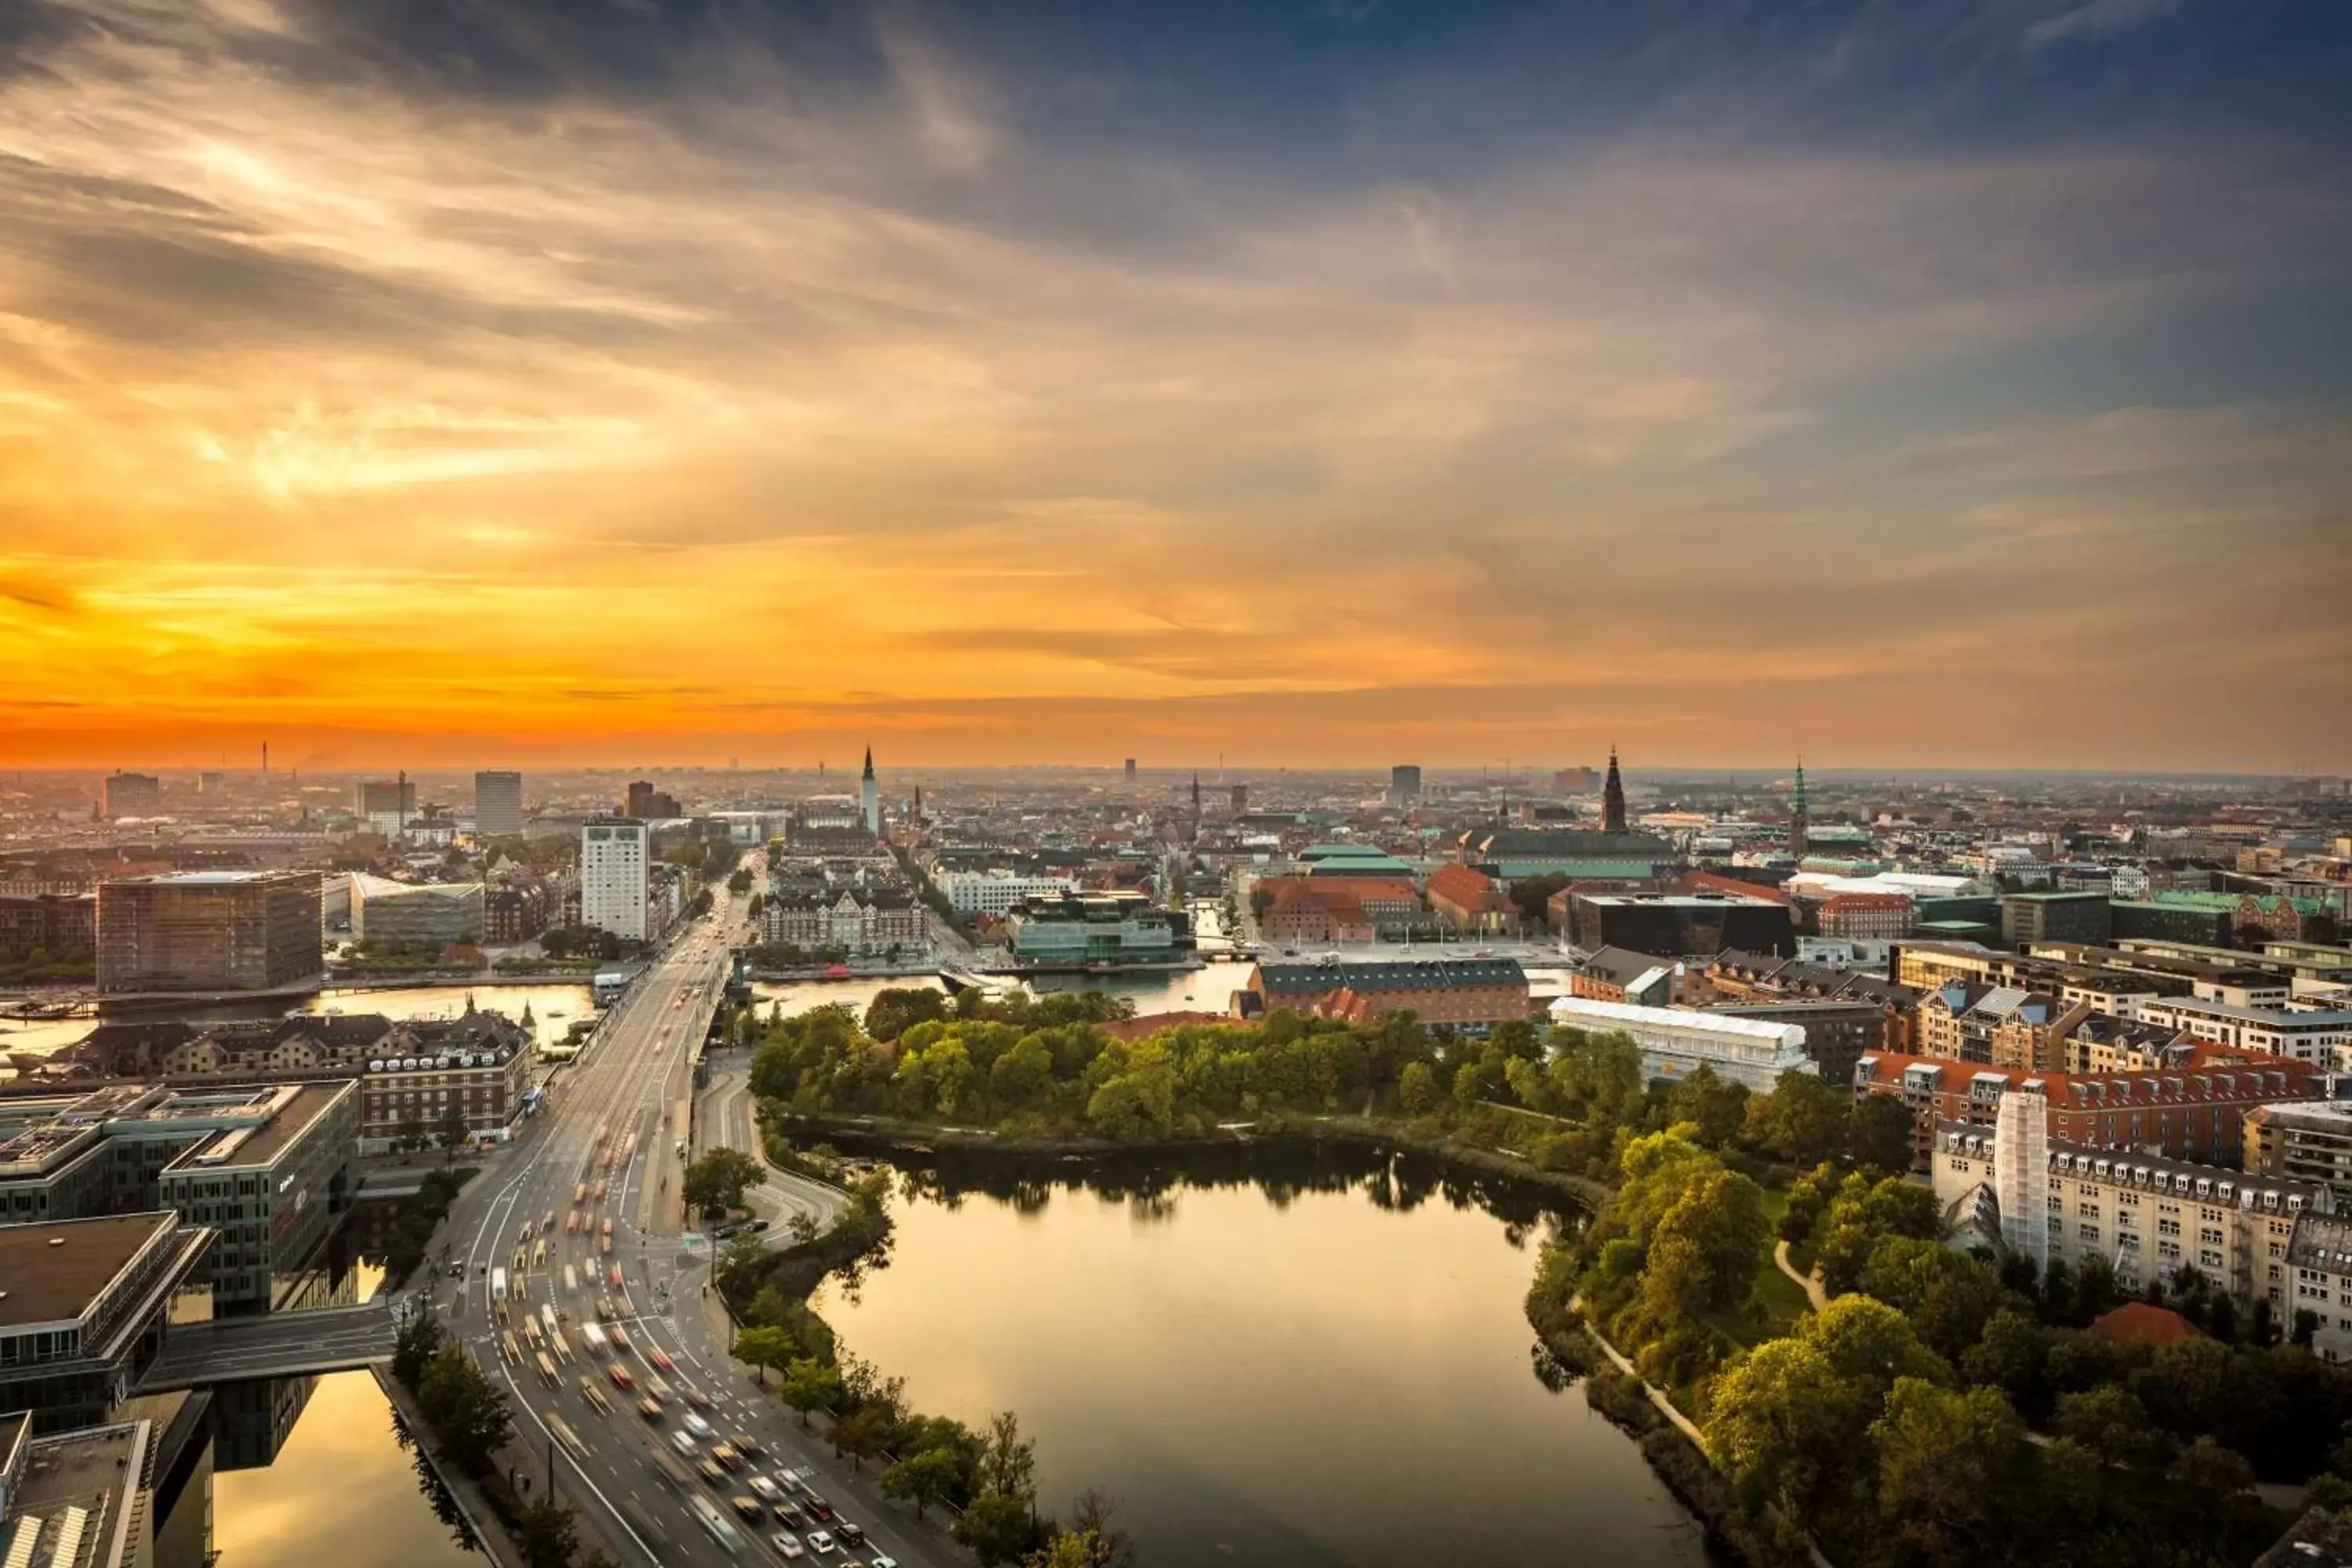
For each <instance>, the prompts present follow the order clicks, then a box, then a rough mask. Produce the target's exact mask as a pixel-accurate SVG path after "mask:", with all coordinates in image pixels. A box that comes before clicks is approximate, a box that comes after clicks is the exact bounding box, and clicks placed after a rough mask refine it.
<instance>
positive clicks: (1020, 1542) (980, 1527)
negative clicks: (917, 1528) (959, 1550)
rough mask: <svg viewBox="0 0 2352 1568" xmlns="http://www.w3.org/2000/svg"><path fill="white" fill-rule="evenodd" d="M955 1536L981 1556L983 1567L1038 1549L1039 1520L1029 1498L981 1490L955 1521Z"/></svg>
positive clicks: (972, 1552)
mask: <svg viewBox="0 0 2352 1568" xmlns="http://www.w3.org/2000/svg"><path fill="white" fill-rule="evenodd" d="M955 1538H956V1540H957V1542H960V1543H961V1544H962V1545H963V1546H965V1547H966V1548H968V1549H970V1551H971V1554H972V1555H973V1556H974V1557H977V1558H979V1559H980V1562H981V1568H996V1565H997V1564H999V1563H1017V1562H1019V1561H1020V1560H1021V1558H1022V1557H1023V1556H1024V1555H1025V1554H1026V1553H1028V1552H1033V1551H1034V1550H1035V1549H1036V1547H1037V1522H1036V1521H1035V1520H1034V1519H1033V1518H1032V1517H1031V1515H1030V1509H1029V1501H1028V1500H1027V1499H1026V1498H1018V1497H1011V1496H1008V1495H1006V1494H1005V1493H1003V1492H982V1493H981V1494H980V1496H978V1497H976V1498H974V1499H972V1500H971V1506H970V1507H968V1508H966V1509H965V1510H963V1515H962V1517H961V1518H960V1519H958V1520H957V1521H956V1524H955Z"/></svg>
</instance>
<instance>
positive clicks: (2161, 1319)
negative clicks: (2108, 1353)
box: [2090, 1301, 2197, 1345]
mask: <svg viewBox="0 0 2352 1568" xmlns="http://www.w3.org/2000/svg"><path fill="white" fill-rule="evenodd" d="M2090 1331H2091V1332H2093V1333H2095V1334H2096V1335H2098V1336H2099V1338H2101V1339H2103V1340H2107V1341H2110V1342H2114V1343H2116V1344H2119V1345H2168V1344H2170V1343H2172V1342H2173V1341H2175V1340H2193V1339H2195V1338H2197V1325H2196V1324H2194V1323H2192V1322H2190V1321H2189V1320H2188V1319H2186V1318H2184V1317H2182V1316H2181V1315H2180V1314H2179V1313H2178V1312H2176V1311H2174V1310H2172V1309H2171V1308H2169V1307H2151V1306H2149V1305H2148V1304H2147V1302H2145V1301H2126V1302H2125V1303H2124V1304H2123V1305H2122V1306H2120V1307H2117V1308H2116V1310H2114V1311H2112V1312H2109V1313H2107V1314H2106V1315H2105V1316H2104V1317H2101V1318H2098V1319H2095V1320H2094V1321H2093V1322H2092V1324H2091V1330H2090Z"/></svg>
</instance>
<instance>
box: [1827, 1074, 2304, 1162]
mask: <svg viewBox="0 0 2352 1568" xmlns="http://www.w3.org/2000/svg"><path fill="white" fill-rule="evenodd" d="M2319 1088H2320V1082H2319V1075H2318V1074H2317V1073H2316V1072H2315V1071H2313V1069H2312V1068H2308V1067H2306V1066H2305V1065H2304V1064H2303V1063H2301V1062H2297V1061H2293V1060H2289V1059H2286V1058H2272V1057H2252V1058H2250V1057H2245V1056H2240V1055H2236V1054H2233V1053H2231V1052H2227V1051H2221V1050H2217V1049H2215V1048H2213V1047H2210V1046H2209V1047H2200V1048H2198V1049H2196V1050H2193V1051H2190V1052H2189V1053H2186V1054H2185V1055H2183V1056H2182V1057H2181V1058H2179V1060H2178V1061H2176V1062H2174V1063H2172V1064H2170V1065H2168V1067H2167V1068H2166V1069H2165V1070H2164V1071H2161V1072H2104V1073H2068V1072H2042V1071H2039V1070H2036V1069H2034V1068H1996V1067H1979V1066H1978V1065H1976V1064H1975V1063H1972V1062H1959V1061H1953V1060H1951V1059H1949V1058H1944V1057H1919V1056H1903V1055H1898V1054H1896V1053H1895V1052H1892V1051H1871V1052H1865V1053H1864V1056H1863V1057H1862V1058H1861V1059H1860V1060H1859V1061H1857V1062H1855V1063H1854V1067H1853V1089H1854V1093H1855V1094H1856V1095H1864V1094H1880V1095H1885V1096H1888V1097H1890V1098H1892V1099H1895V1100H1899V1101H1901V1102H1902V1104H1903V1105H1904V1106H1905V1107H1906V1109H1907V1110H1910V1112H1911V1122H1912V1142H1911V1151H1912V1160H1913V1169H1915V1170H1918V1171H1923V1172H1924V1171H1927V1170H1928V1169H1929V1164H1928V1155H1929V1152H1930V1149H1931V1147H1932V1144H1933V1142H1934V1138H1935V1132H1936V1128H1937V1124H1938V1123H1941V1122H1946V1121H1964V1122H1967V1123H1969V1125H1971V1126H1990V1125H1991V1123H1992V1120H1993V1117H1994V1114H1995V1112H1996V1111H1997V1110H1999V1109H2000V1097H2001V1095H2002V1094H2004V1093H2006V1092H2007V1091H2009V1090H2011V1089H2039V1090H2040V1091H2041V1092H2042V1094H2044V1095H2046V1096H2048V1097H2049V1100H2050V1117H2051V1132H2052V1135H2053V1137H2055V1138H2058V1139H2062V1140H2066V1141H2069V1142H2080V1143H2085V1144H2093V1145H2097V1146H2100V1147H2104V1148H2131V1149H2147V1150H2150V1151H2153V1152H2160V1153H2163V1154H2165V1155H2167V1156H2168V1157H2170V1158H2172V1159H2176V1160H2200V1161H2203V1162H2206V1163H2210V1164H2215V1165H2235V1164H2237V1163H2239V1155H2240V1152H2241V1150H2242V1147H2243V1143H2244V1134H2245V1119H2246V1113H2247V1112H2248V1111H2250V1110H2253V1109H2254V1107H2256V1106H2258V1105H2269V1104H2273V1103H2275V1102H2277V1101H2279V1100H2310V1099H2313V1098H2314V1097H2315V1096H2316V1095H2317V1094H2318V1093H2319Z"/></svg>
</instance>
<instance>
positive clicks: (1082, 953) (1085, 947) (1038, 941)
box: [1007, 892, 1192, 964]
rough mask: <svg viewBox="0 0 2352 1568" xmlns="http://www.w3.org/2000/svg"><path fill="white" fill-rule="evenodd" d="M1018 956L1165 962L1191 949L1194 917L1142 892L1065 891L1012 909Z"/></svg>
mask: <svg viewBox="0 0 2352 1568" xmlns="http://www.w3.org/2000/svg"><path fill="white" fill-rule="evenodd" d="M1007 923H1008V924H1009V925H1010V926H1011V927H1012V930H1011V932H1010V942H1011V945H1012V948H1013V957H1014V958H1015V959H1016V960H1018V961H1019V962H1021V963H1042V964H1067V963H1088V964H1095V963H1109V964H1116V963H1150V962H1154V961H1157V962H1160V963H1166V962H1168V961H1170V960H1172V959H1174V958H1177V957H1179V956H1180V955H1181V954H1182V953H1183V952H1189V951H1190V950H1191V948H1192V922H1191V921H1190V920H1189V919H1188V918H1187V917H1186V916H1185V915H1184V913H1183V912H1182V911H1181V910H1170V909H1163V908H1161V907H1160V906H1158V905H1157V904H1155V903H1153V901H1152V900H1151V899H1150V896H1149V895H1147V894H1144V893H1140V892H1118V893H1063V894H1060V895H1058V896H1055V897H1052V898H1041V899H1032V900H1029V901H1028V902H1027V903H1025V904H1023V905H1022V906H1021V907H1020V908H1019V909H1016V910H1013V914H1012V916H1011V918H1010V920H1009V921H1008V922H1007Z"/></svg>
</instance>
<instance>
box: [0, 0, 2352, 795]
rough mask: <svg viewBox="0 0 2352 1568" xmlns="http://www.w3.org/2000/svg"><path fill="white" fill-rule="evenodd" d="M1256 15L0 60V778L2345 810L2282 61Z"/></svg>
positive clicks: (550, 30) (776, 24)
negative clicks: (860, 777)
mask: <svg viewBox="0 0 2352 1568" xmlns="http://www.w3.org/2000/svg"><path fill="white" fill-rule="evenodd" d="M1251 9H1252V8H1248V7H1244V8H1240V14H1238V15H1234V14H1228V13H1220V14H1219V17H1220V19H1219V20H1217V21H1216V22H1215V23H1213V24H1210V23H1208V22H1206V21H1205V20H1204V22H1203V23H1202V28H1203V29H1204V30H1205V31H1206V32H1207V33H1208V34H1209V35H1210V36H1209V37H1193V36H1192V34H1191V33H1190V32H1187V31H1185V30H1183V29H1178V28H1173V27H1163V26H1156V25H1151V24H1150V23H1149V22H1148V21H1147V20H1146V18H1148V17H1149V16H1151V15H1152V13H1151V11H1150V8H1148V7H1147V8H1144V9H1143V10H1141V11H1136V10H1131V9H1128V8H1121V7H1108V8H1106V7H1056V6H1049V5H1037V6H1028V5H1011V6H1003V7H993V6H983V7H931V8H927V7H922V6H914V5H907V6H900V5H874V6H864V5H860V6H856V7H848V6H843V7H828V6H823V5H817V6H807V7H791V8H785V7H778V8H774V9H773V10H766V9H762V8H761V7H758V6H752V5H740V6H737V5H711V6H709V7H702V6H694V5H688V6H683V7H675V8H671V9H669V10H667V11H664V12H656V11H655V10H654V9H653V8H650V7H649V8H646V10H645V11H644V12H642V13H640V12H639V11H637V10H635V9H633V8H631V7H625V6H618V5H614V6H604V5H594V6H590V5H580V6H571V7H566V6H562V5H528V4H518V5H512V6H499V5H484V6H478V7H464V8H461V7H445V6H438V5H415V6H404V5H389V4H386V5H376V4H351V5H330V4H325V3H323V0H322V3H320V4H316V5H311V4H300V3H295V0H208V3H199V0H190V3H186V4H178V3H173V4H161V3H153V4H150V3H145V0H120V3H117V0H91V3H89V4H62V3H58V4H53V3H49V0H40V3H37V4H34V5H32V6H31V7H30V10H29V11H28V12H26V14H25V19H23V20H20V21H17V22H15V23H9V24H0V61H5V63H0V764H5V765H12V766H36V767H37V766H51V765H59V766H63V765H71V766H109V765H118V764H120V765H131V764H140V763H149V764H185V763H213V762H215V760H216V759H217V758H218V757H219V756H220V755H222V754H224V753H226V754H227V755H228V756H229V757H230V758H231V760H232V761H234V762H237V763H245V762H247V761H248V760H249V759H250V758H251V757H252V756H253V755H254V753H255V750H256V748H257V744H258V742H261V741H263V740H265V739H266V740H268V741H269V742H271V745H272V754H273V758H274V759H277V760H280V761H282V762H283V763H287V764H289V765H294V766H313V767H331V766H338V765H350V766H385V767H389V766H394V765H410V766H428V765H463V764H467V763H473V762H476V761H490V760H508V761H514V762H520V763H559V762H565V761H580V762H593V761H606V760H613V761H646V762H661V761H671V762H677V763H689V762H714V761H723V760H724V759H725V758H726V757H728V756H730V755H739V756H740V757H741V758H742V760H743V761H744V762H745V763H747V764H752V763H793V764H805V763H814V761H816V760H817V759H819V758H821V757H822V758H829V759H832V760H834V761H835V762H836V763H839V762H842V761H844V760H846V759H849V758H852V757H854V755H855V750H856V747H857V746H858V745H860V744H861V743H863V742H865V741H866V740H867V739H869V738H870V739H871V740H872V741H873V742H874V744H875V746H876V748H877V752H879V753H881V754H882V755H883V756H885V757H886V758H889V759H895V760H897V761H898V762H900V763H909V764H911V763H959V762H1004V761H1034V762H1083V763H1116V761H1117V760H1118V758H1120V757H1122V756H1126V755H1137V756H1139V757H1141V758H1143V759H1144V760H1145V761H1146V763H1147V764H1171V765H1172V764H1179V763H1191V762H1197V761H1202V760H1205V759H1209V758H1212V757H1213V756H1214V755H1215V754H1217V753H1220V752H1222V753H1224V754H1226V755H1227V756H1229V757H1231V758H1234V759H1235V760H1237V761H1241V762H1248V763H1268V764H1272V763H1290V764H1296V765H1318V764H1339V763H1369V764H1385V763H1390V762H1394V761H1405V760H1413V761H1420V762H1423V763H1429V764H1431V765H1470V766H1476V765H1479V764H1481V763H1498V762H1500V761H1501V760H1502V759H1504V758H1506V757H1509V758H1513V759H1516V760H1517V762H1519V763H1569V762H1591V761H1595V760H1597V759H1598V758H1599V757H1600V756H1601V753H1602V752H1603V751H1604V750H1605V748H1606V747H1607V746H1608V744H1609V743H1610V742H1612V740H1613V741H1614V742H1616V743H1618V744H1619V745H1620V746H1621V747H1622V748H1623V750H1624V752H1625V753H1626V755H1627V757H1628V759H1629V761H1631V762H1633V763H1638V764H1644V765H1660V764H1668V763H1693V764H1701V763H1720V764H1724V765H1727V766H1728V765H1753V764H1773V765H1779V764H1782V763H1786V762H1788V761H1790V760H1791V759H1792V758H1793V757H1794V756H1795V755H1796V754H1797V753H1798V752H1803V754H1804V756H1805V758H1806V760H1807V761H1808V762H1809V763H1815V762H1818V763H1822V764H1826V765H1857V766H1860V765H1873V764H1877V765H1886V766H1935V765H1957V766H2006V765H2020V766H2086V767H2137V768H2150V769H2158V768H2204V769H2219V770H2229V771H2248V772H2252V771H2286V770H2294V771H2335V772H2347V771H2352V616H2347V605H2352V525H2347V505H2348V504H2352V501H2347V497H2352V415H2347V408H2352V402H2347V374H2352V373H2348V372H2347V366H2352V352H2347V350H2352V326H2347V322H2352V310H2347V308H2346V306H2347V294H2352V289H2347V282H2348V281H2352V198H2347V176H2346V169H2347V166H2352V161H2347V159H2345V158H2343V157H2342V156H2340V155H2338V154H2340V153H2341V151H2342V139H2341V132H2342V129H2343V126H2342V121H2343V120H2344V118H2345V111H2344V110H2343V108H2342V105H2341V104H2340V103H2337V104H2336V105H2335V106H2334V107H2332V108H2331V107H2329V105H2328V101H2327V97H2326V93H2325V92H2324V91H2323V90H2322V89H2323V87H2324V81H2317V80H2312V79H2306V75H2305V73H2306V72H2308V73H2311V74H2312V75H2313V76H2315V77H2324V76H2325V75H2326V73H2327V72H2328V69H2329V65H2328V62H2330V61H2336V62H2338V63H2340V60H2341V54H2340V51H2339V52H2337V53H2335V54H2329V53H2326V51H2322V52H2321V55H2320V58H2318V59H2317V60H2316V61H2315V62H2309V63H2305V62H2298V61H2296V60H2294V59H2293V58H2288V55H2287V52H2281V53H2280V54H2279V56H2278V57H2277V58H2273V56H2272V55H2271V54H2268V53H2264V52H2263V50H2262V49H2260V48H2258V47H2256V46H2255V45H2254V44H2252V43H2250V42H2248V41H2246V40H2243V39H2240V38H2238V37H2236V36H2235V35H2232V34H2231V33H2229V32H2228V24H2227V22H2226V19H2221V18H2217V17H2216V16H2215V15H2214V13H2215V12H2216V11H2217V10H2226V9H2227V8H2226V7H2205V8H2202V9H2201V10H2197V11H2196V12H2195V13H2194V14H2193V15H2192V14H2189V12H2188V11H2187V10H2185V9H2184V11H2183V12H2182V14H2180V15H2178V16H2175V15H2170V14H2168V13H2169V11H2170V8H2168V7H2160V6H2156V7H2137V8H2134V7H2122V8H2120V9H2118V8H2116V7H2112V6H2110V7H2105V8H2102V7H2099V6H2090V7H2084V8H2083V9H2084V10H2090V11H2100V12H2101V13H2102V16H2103V17H2105V19H2104V20H2099V21H2098V22H2097V25H2092V24H2090V23H2081V24H2077V23H2073V22H2068V21H2066V20H2065V18H2067V17H2070V16H2074V15H2075V13H2074V11H2071V10H2068V9H2067V8H2065V7H2062V6H2042V7H2039V8H2038V9H2037V8H2036V7H2034V6H2031V5H2028V6H2023V7H2020V6H2016V5H2011V6H2006V7H2004V6H2001V5H1990V6H1983V5H1970V6H1965V7H1963V6H1958V5H1943V4H1939V3H1927V0H1923V3H1922V4H1921V5H1918V6H1916V7H1910V6H1906V7H1895V8H1891V9H1892V10H1894V11H1895V12H1899V13H1902V14H1901V15H1898V16H1870V15H1868V13H1869V12H1870V11H1871V8H1867V7H1864V8H1843V17H1844V19H1843V20H1842V21H1841V22H1840V23H1839V26H1840V27H1841V29H1842V31H1841V33H1840V34H1839V36H1838V37H1833V38H1832V37H1816V36H1811V35H1809V34H1808V32H1807V28H1808V27H1809V26H1813V25H1814V24H1812V23H1808V22H1801V21H1792V22H1791V23H1790V27H1789V30H1788V31H1787V32H1786V33H1775V34H1772V35H1771V36H1769V37H1761V36H1759V37H1736V38H1735V37H1714V36H1710V35H1707V34H1706V32H1705V30H1704V29H1701V28H1700V27H1699V26H1698V25H1697V24H1695V23H1694V24H1690V25H1689V28H1688V30H1685V31H1683V32H1668V33H1664V34H1656V33H1640V34H1636V33H1635V32H1633V31H1632V30H1629V27H1628V26H1623V25H1621V24H1620V23H1618V22H1615V21H1609V20H1606V19H1604V18H1605V17H1606V16H1607V14H1608V13H1609V12H1610V11H1612V9H1613V8H1609V7H1590V8H1577V7H1568V8H1565V10H1564V11H1563V10H1561V9H1559V8H1554V9H1553V11H1551V12H1550V13H1548V14H1547V16H1548V17H1549V18H1552V19H1544V20H1541V22H1540V25H1538V18H1536V17H1535V16H1533V15H1532V14H1528V13H1527V10H1526V8H1525V7H1516V6H1509V5H1492V6H1489V5H1463V6H1461V7H1459V8H1458V14H1457V13H1456V12H1454V11H1453V10H1451V9H1449V10H1448V11H1447V13H1446V14H1445V15H1444V16H1436V15H1434V14H1433V13H1432V12H1430V11H1429V10H1427V9H1426V8H1414V7H1410V6H1402V5H1400V6H1392V7H1334V8H1331V9H1330V11H1329V14H1328V16H1327V15H1323V14H1321V13H1318V12H1315V11H1314V9H1313V8H1311V7H1301V8H1299V14H1298V15H1297V16H1287V15H1286V16H1285V17H1283V18H1280V19H1276V18H1274V17H1272V16H1270V15H1269V16H1262V17H1261V16H1251V15H1249V12H1250V10H1251ZM1267 9H1268V11H1269V13H1271V12H1272V10H1273V9H1274V8H1267ZM1816 9H1819V8H1816ZM1830 9H1832V10H1840V9H1841V8H1836V7H1832V8H1830ZM1877 9H1878V10H1880V11H1885V10H1887V9H1890V8H1877ZM2125 12H2130V13H2132V15H2131V16H2129V17H2127V18H2126V21H2127V23H2128V25H2113V24H2114V23H2115V18H2116V16H2121V15H2122V14H2123V13H2125ZM2140 12H2145V13H2147V15H2146V16H2140V15H2138V13H2140ZM1561 16H1568V17H1575V16H1585V17H1587V18H1589V19H1588V20H1586V21H1582V22H1576V21H1570V20H1559V19H1557V18H1559V17H1561ZM11 27H14V28H16V31H15V32H14V33H11V32H10V30H9V29H10V28H11ZM1930 27H1935V28H1940V29H1942V30H1941V31H1939V32H1937V33H1935V34H1933V35H1932V37H1930V36H1929V35H1927V34H1925V33H1923V32H1922V31H1921V29H1926V28H1930ZM1220 29H1223V34H1222V35H1220V32H1219V30H1220ZM2198 29H2207V30H2206V31H2203V32H2200V31H2199V30H2198ZM2214 29H2219V30H2218V31H2215V30H2214ZM1930 43H1932V44H1933V45H1934V46H1935V47H1932V48H1930V47H1927V45H1928V44H1930ZM1832 47H1834V48H1835V50H1837V51H1838V54H1837V58H1838V60H1839V61H1840V63H1839V65H1838V68H1836V69H1835V70H1829V69H1827V68H1814V66H1817V65H1819V63H1820V62H1821V61H1822V60H1826V59H1828V58H1830V53H1829V51H1830V50H1831V49H1832ZM2217 51H2219V52H2218V53H2217ZM2190 59H2202V60H2206V61H2208V62H2218V63H2209V65H2207V66H2205V67H2200V69H2208V70H2210V71H2211V72H2212V77H2211V79H2210V81H2208V82H2206V83H2205V84H2204V85H2203V86H2201V87H2200V90H2198V91H2196V92H2194V93H2186V92H2184V91H2183V90H2182V89H2181V79H2180V77H2179V69H2182V68H2185V67H2183V66H2182V65H2181V63H2180V62H2182V61H2185V60H2190ZM1808 62H1811V64H1808ZM1923 72H1924V73H1927V76H1926V79H1923V78H1922V76H1921V73H1923ZM2086 84H2095V86H2092V85H2086ZM2339 85H2340V79H2339ZM2185 104H2188V105H2193V107H2184V105H2185Z"/></svg>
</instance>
